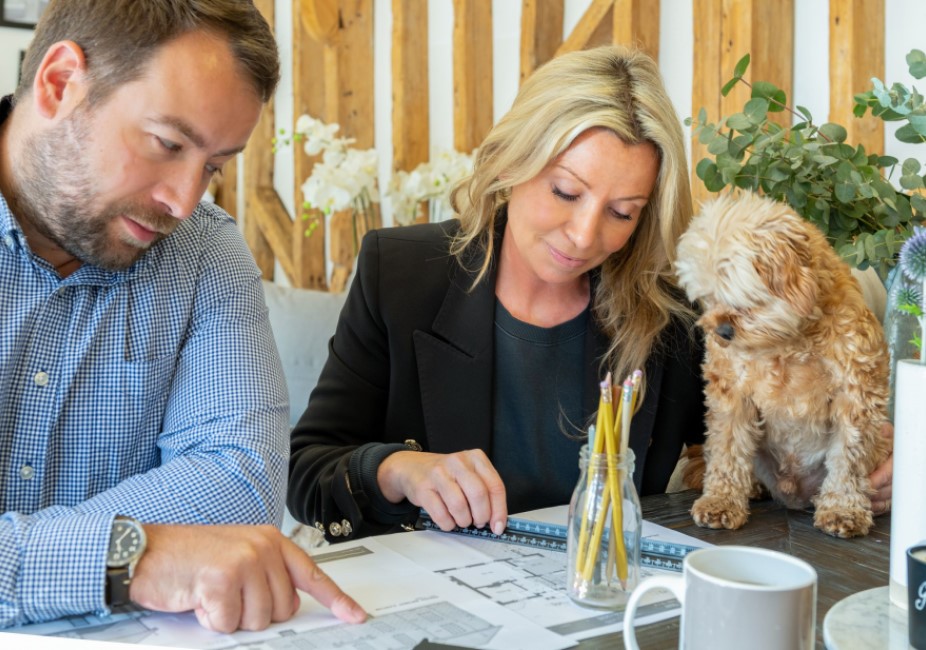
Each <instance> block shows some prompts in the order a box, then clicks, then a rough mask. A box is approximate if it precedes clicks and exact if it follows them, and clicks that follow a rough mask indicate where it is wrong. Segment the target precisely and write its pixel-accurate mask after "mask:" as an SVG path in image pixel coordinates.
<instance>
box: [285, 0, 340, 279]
mask: <svg viewBox="0 0 926 650" xmlns="http://www.w3.org/2000/svg"><path fill="white" fill-rule="evenodd" d="M292 11H293V16H299V15H301V14H300V11H301V0H292ZM292 27H293V115H294V116H296V117H298V116H299V115H302V114H303V113H307V114H308V115H311V116H313V117H316V118H319V119H323V120H328V119H330V118H329V117H328V116H327V115H326V114H325V92H324V91H325V68H324V59H325V50H326V49H330V48H331V47H332V46H331V45H327V46H326V45H325V44H323V43H322V42H320V41H318V40H317V39H315V38H313V37H312V36H311V34H310V33H309V31H308V30H307V29H306V26H305V21H303V20H294V21H293V24H292ZM335 121H336V120H335ZM290 128H292V127H290ZM314 163H315V160H313V159H310V158H309V157H308V156H307V155H306V154H305V152H304V151H303V149H302V147H300V146H299V145H298V144H297V145H296V146H295V151H294V152H293V175H294V181H295V194H294V196H293V204H294V205H295V214H294V215H293V219H292V221H291V225H290V235H289V238H288V242H289V249H290V251H291V252H290V254H289V258H290V259H291V263H290V269H291V270H290V271H288V272H287V275H288V276H289V281H290V283H291V284H292V285H293V286H294V287H300V288H304V289H321V290H324V289H326V288H327V286H328V284H327V264H326V262H325V220H324V218H321V216H320V214H319V213H318V212H315V213H314V215H315V216H317V217H319V219H318V227H317V228H316V229H315V231H314V232H313V233H312V235H311V236H309V237H306V235H305V230H306V222H305V221H303V219H302V213H303V208H302V204H303V201H304V199H303V196H302V184H303V183H304V182H305V179H306V178H308V177H309V174H311V173H312V165H313V164H314ZM281 263H282V259H281Z"/></svg>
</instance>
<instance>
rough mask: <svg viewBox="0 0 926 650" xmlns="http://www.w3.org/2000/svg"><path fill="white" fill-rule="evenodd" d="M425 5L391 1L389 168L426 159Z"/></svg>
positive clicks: (412, 0)
mask: <svg viewBox="0 0 926 650" xmlns="http://www.w3.org/2000/svg"><path fill="white" fill-rule="evenodd" d="M428 104H429V95H428V4H427V3H426V2H420V0H392V167H393V169H401V170H405V171H411V170H412V169H414V168H415V167H416V166H417V165H418V164H420V163H423V162H425V161H426V160H428V159H429V158H430V154H431V151H430V148H431V147H430V131H431V126H430V124H431V123H430V118H429V116H430V111H429V110H428Z"/></svg>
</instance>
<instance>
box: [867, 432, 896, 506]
mask: <svg viewBox="0 0 926 650" xmlns="http://www.w3.org/2000/svg"><path fill="white" fill-rule="evenodd" d="M881 435H882V436H884V437H885V438H890V439H891V441H892V443H893V439H894V425H892V424H891V423H890V422H885V423H884V426H883V427H882V428H881ZM892 446H893V445H892ZM893 478H894V454H893V453H892V454H890V455H889V456H888V457H887V458H886V459H885V460H884V462H883V463H881V464H880V465H879V466H878V467H876V468H875V471H873V472H872V473H871V474H870V475H869V476H868V480H869V481H870V482H871V488H872V489H873V490H874V491H875V493H874V494H873V495H872V496H871V512H872V514H874V515H875V516H877V515H883V514H884V513H886V512H890V510H891V481H892V480H893Z"/></svg>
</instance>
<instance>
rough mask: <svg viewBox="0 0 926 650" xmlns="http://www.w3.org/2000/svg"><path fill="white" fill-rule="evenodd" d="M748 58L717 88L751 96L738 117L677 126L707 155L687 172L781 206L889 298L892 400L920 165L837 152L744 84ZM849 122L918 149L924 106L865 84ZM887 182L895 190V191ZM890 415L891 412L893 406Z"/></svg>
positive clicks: (921, 181)
mask: <svg viewBox="0 0 926 650" xmlns="http://www.w3.org/2000/svg"><path fill="white" fill-rule="evenodd" d="M749 60H750V59H749V55H748V54H747V55H746V56H744V57H743V58H742V59H740V60H739V62H738V63H737V64H736V67H735V69H734V72H733V78H732V79H730V80H729V81H728V82H727V83H726V84H724V86H723V88H722V90H721V92H722V93H723V94H724V96H726V95H727V94H728V93H729V92H730V90H731V89H732V88H733V87H734V86H735V85H736V84H740V83H742V84H745V85H747V86H748V87H749V88H750V89H751V93H750V98H749V100H748V101H747V102H746V103H745V105H744V106H743V110H742V111H740V112H737V113H734V114H733V115H730V116H728V117H725V118H723V119H721V120H720V121H718V122H716V123H714V122H709V121H708V120H707V116H706V113H705V111H704V109H702V110H701V111H700V112H699V114H698V116H697V118H695V119H691V118H689V119H688V120H686V123H688V124H690V125H691V126H692V135H693V137H697V138H698V139H699V140H700V141H701V142H702V143H703V144H704V145H706V146H707V150H708V154H709V157H707V158H704V159H702V160H701V161H699V162H698V163H697V166H696V171H697V175H698V178H700V179H701V180H702V181H703V182H704V185H705V187H706V188H707V189H708V190H710V191H711V192H720V191H722V190H723V189H725V188H728V187H730V188H733V187H739V188H743V189H748V190H752V191H755V192H760V193H762V194H765V195H768V196H770V197H772V198H774V199H776V200H779V201H783V202H785V203H788V204H789V205H790V206H791V207H792V208H793V209H794V211H795V212H796V213H797V214H799V215H801V216H802V217H804V218H805V219H807V220H809V221H811V222H812V223H814V224H815V225H816V226H817V227H818V228H819V229H820V230H821V231H823V233H824V234H825V235H826V237H827V239H828V240H829V241H830V243H831V244H832V245H833V247H834V248H835V249H836V251H837V252H838V253H839V254H840V256H841V257H842V258H843V259H844V260H845V261H846V262H847V263H848V264H850V265H851V266H853V267H856V268H858V269H859V270H863V271H864V270H865V269H868V268H874V269H875V271H877V273H878V275H879V277H880V278H881V279H882V281H883V282H884V283H885V285H886V287H887V290H888V308H887V309H886V311H885V322H884V325H885V336H886V338H887V341H888V349H889V351H890V368H891V374H890V376H891V395H892V396H893V395H894V377H895V369H896V363H897V360H898V359H901V358H906V357H908V356H910V355H911V354H912V351H911V350H910V347H909V346H910V344H909V340H910V336H908V332H909V330H910V327H911V325H910V321H909V319H908V318H906V317H903V318H901V317H900V316H901V314H900V312H898V311H897V310H896V309H895V308H894V305H896V304H897V303H896V300H897V292H898V291H899V289H900V287H895V286H894V282H893V281H894V278H896V277H898V276H897V274H896V273H894V272H893V271H894V268H895V267H896V264H897V259H898V254H899V252H900V248H901V246H903V244H904V242H905V241H906V240H907V239H909V238H910V236H911V235H912V234H913V228H914V227H915V226H916V225H918V224H922V223H923V222H924V219H926V196H924V195H923V194H921V193H920V192H921V191H922V190H923V188H924V187H926V176H923V175H922V173H921V172H922V169H921V165H920V162H919V161H918V160H916V159H915V158H908V159H907V160H904V161H903V162H902V163H901V162H900V161H899V160H897V159H896V158H893V157H891V156H883V155H878V154H873V153H868V152H866V151H865V149H864V147H863V146H861V145H859V146H853V145H851V144H849V143H847V142H846V137H847V135H846V134H847V132H846V129H845V127H843V126H841V125H839V124H835V123H832V122H827V123H824V124H820V125H817V124H816V123H815V122H814V120H813V116H812V115H811V114H810V111H808V110H807V109H806V108H804V107H802V106H798V107H796V108H791V107H790V106H789V105H788V103H787V96H786V95H785V92H784V91H783V90H781V89H780V88H778V87H777V86H775V85H774V84H772V83H769V82H766V81H755V82H751V83H750V82H749V81H747V80H746V78H745V76H744V75H745V74H746V71H747V69H748V68H749ZM907 64H908V67H909V70H910V74H911V75H912V76H913V77H915V78H917V79H920V78H922V77H924V76H926V54H924V53H923V52H921V51H920V50H913V51H911V52H910V53H909V54H908V55H907ZM855 103H856V106H855V109H854V112H855V115H856V116H857V117H864V116H865V114H866V113H867V112H868V111H869V110H870V111H871V114H872V116H873V117H875V118H877V119H882V120H885V121H897V120H899V121H906V122H907V124H906V125H904V126H903V127H902V128H901V129H899V130H898V131H897V134H896V135H897V138H898V139H899V140H901V141H903V142H917V143H922V142H926V105H924V102H923V96H922V95H920V94H919V93H918V92H916V89H915V88H914V89H909V88H907V87H906V86H904V85H903V84H899V83H895V84H893V85H892V86H890V87H887V86H886V85H885V84H884V83H883V82H881V81H880V80H878V79H872V88H871V89H870V90H869V91H867V92H864V93H860V94H858V95H856V96H855ZM781 111H788V112H789V113H790V114H792V115H793V116H794V117H795V121H794V123H793V124H791V126H787V127H784V126H780V125H779V124H776V123H775V122H772V121H771V120H770V119H769V114H770V113H776V112H781ZM892 180H896V182H897V183H898V185H899V186H900V188H899V189H898V188H897V187H895V186H894V183H893V182H892ZM892 407H893V404H892Z"/></svg>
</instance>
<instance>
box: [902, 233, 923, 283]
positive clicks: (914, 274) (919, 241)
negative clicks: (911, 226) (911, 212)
mask: <svg viewBox="0 0 926 650" xmlns="http://www.w3.org/2000/svg"><path fill="white" fill-rule="evenodd" d="M900 268H901V269H903V272H904V275H906V276H907V277H908V278H910V279H911V280H913V281H914V282H926V228H919V227H918V228H916V229H915V234H914V235H913V236H912V237H911V238H910V239H908V240H907V242H906V243H905V244H904V245H903V248H901V249H900Z"/></svg>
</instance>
